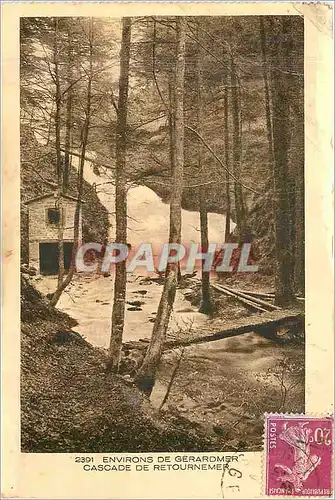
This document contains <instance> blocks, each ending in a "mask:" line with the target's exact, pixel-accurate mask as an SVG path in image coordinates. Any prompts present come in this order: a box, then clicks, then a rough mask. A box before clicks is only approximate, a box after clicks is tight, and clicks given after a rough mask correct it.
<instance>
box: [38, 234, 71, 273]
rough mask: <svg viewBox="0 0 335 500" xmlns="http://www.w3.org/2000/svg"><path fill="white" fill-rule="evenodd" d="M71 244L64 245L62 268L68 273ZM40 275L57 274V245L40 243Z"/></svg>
mask: <svg viewBox="0 0 335 500" xmlns="http://www.w3.org/2000/svg"><path fill="white" fill-rule="evenodd" d="M72 247H73V243H72V242H66V243H64V267H65V270H66V271H68V270H69V268H70V264H71V255H72ZM40 272H41V274H57V273H58V243H40Z"/></svg>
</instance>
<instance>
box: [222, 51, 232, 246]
mask: <svg viewBox="0 0 335 500" xmlns="http://www.w3.org/2000/svg"><path fill="white" fill-rule="evenodd" d="M228 68H229V61H228V60H227V66H226V72H225V74H224V80H223V137H224V159H225V164H226V168H227V169H228V170H230V144H229V93H228ZM225 176H226V205H227V210H226V224H225V242H227V241H228V239H229V235H230V219H231V196H230V177H229V173H228V172H227V170H226V171H225Z"/></svg>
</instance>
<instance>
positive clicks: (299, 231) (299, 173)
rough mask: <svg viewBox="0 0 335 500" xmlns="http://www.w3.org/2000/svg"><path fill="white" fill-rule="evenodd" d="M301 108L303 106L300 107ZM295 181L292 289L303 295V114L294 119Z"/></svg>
mask: <svg viewBox="0 0 335 500" xmlns="http://www.w3.org/2000/svg"><path fill="white" fill-rule="evenodd" d="M302 108H303V106H302ZM295 163H296V179H295V262H294V287H295V291H296V293H299V294H303V295H304V293H305V179H304V173H305V169H304V166H305V155H304V113H303V112H302V116H297V117H296V149H295Z"/></svg>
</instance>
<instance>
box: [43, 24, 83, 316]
mask: <svg viewBox="0 0 335 500" xmlns="http://www.w3.org/2000/svg"><path fill="white" fill-rule="evenodd" d="M89 61H90V62H89V75H88V82H87V98H86V108H85V121H84V124H83V127H82V131H81V148H80V158H79V168H78V196H77V202H76V209H75V214H74V222H73V227H74V229H73V233H74V234H73V247H72V255H71V263H70V269H69V272H68V274H67V276H66V278H65V279H63V280H62V281H61V283H59V284H58V287H57V290H56V291H55V293H54V294H53V296H52V298H51V301H50V303H51V305H53V306H55V305H56V304H57V302H58V300H59V298H60V296H61V295H62V293H63V291H64V290H65V289H66V287H67V286H68V285H69V284H70V282H71V280H72V278H73V275H74V272H75V265H76V254H77V251H78V247H79V232H80V212H81V205H82V196H83V185H84V167H85V154H86V148H87V143H88V134H89V125H90V118H91V101H92V78H93V19H92V18H90V21H89Z"/></svg>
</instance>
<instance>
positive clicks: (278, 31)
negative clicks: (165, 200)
mask: <svg viewBox="0 0 335 500" xmlns="http://www.w3.org/2000/svg"><path fill="white" fill-rule="evenodd" d="M287 29H288V24H287V18H286V17H283V18H282V19H276V25H275V31H274V33H273V34H274V35H275V36H276V38H275V40H274V43H273V44H272V64H271V95H272V107H273V116H272V122H273V146H274V198H275V245H276V269H275V302H276V304H277V305H279V306H288V305H289V304H290V303H291V302H292V301H293V298H294V296H293V286H292V247H291V237H290V236H291V207H290V187H289V169H288V167H289V147H290V143H289V142H290V137H289V125H290V107H289V76H288V75H287V73H286V69H285V68H286V67H287V63H288V46H287V43H288V40H287Z"/></svg>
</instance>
